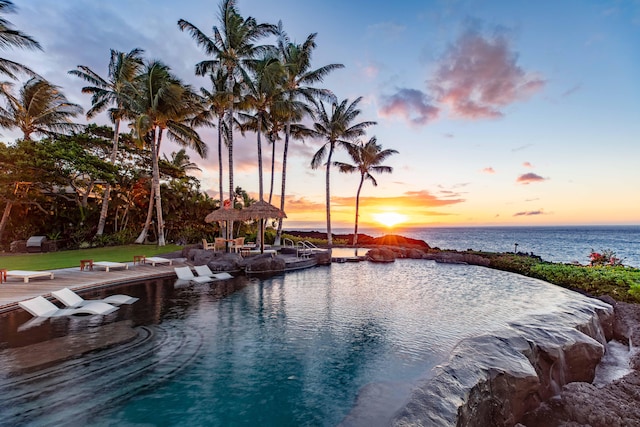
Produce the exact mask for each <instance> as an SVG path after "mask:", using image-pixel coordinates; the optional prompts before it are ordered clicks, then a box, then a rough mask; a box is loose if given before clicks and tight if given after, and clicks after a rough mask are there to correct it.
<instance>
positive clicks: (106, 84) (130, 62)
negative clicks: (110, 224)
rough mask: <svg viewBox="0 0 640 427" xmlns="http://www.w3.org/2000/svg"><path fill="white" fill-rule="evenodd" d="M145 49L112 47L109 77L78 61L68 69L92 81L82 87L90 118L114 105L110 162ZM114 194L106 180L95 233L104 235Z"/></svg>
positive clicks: (113, 155)
mask: <svg viewBox="0 0 640 427" xmlns="http://www.w3.org/2000/svg"><path fill="white" fill-rule="evenodd" d="M143 52H144V51H143V50H142V49H133V50H132V51H131V52H129V53H123V52H118V51H117V50H113V49H111V59H110V61H109V71H108V80H106V79H103V78H102V77H100V76H99V75H98V74H97V73H95V72H94V71H93V70H91V68H89V67H87V66H84V65H78V69H77V70H71V71H69V74H73V75H74V76H78V77H80V78H82V79H84V80H85V81H87V82H89V83H90V84H91V85H92V86H85V87H83V88H82V93H88V94H91V95H92V97H91V108H90V109H89V111H87V119H90V118H92V117H94V116H95V115H96V114H98V113H100V112H102V111H104V110H105V109H106V108H107V107H108V106H110V105H115V108H112V109H111V110H109V115H110V118H111V121H112V122H113V123H114V130H113V148H112V149H111V163H115V162H116V157H117V154H118V138H119V136H120V121H121V120H122V118H123V116H124V115H125V113H126V111H125V108H126V107H125V106H126V105H127V104H128V103H130V102H129V100H128V98H129V96H130V94H131V90H132V88H131V84H132V82H133V79H134V78H135V76H136V75H137V74H138V73H139V72H140V70H141V69H142V67H143V66H144V64H143V61H142V53H143ZM110 195H111V184H109V183H107V185H106V186H105V189H104V196H103V199H102V210H101V211H100V220H99V221H98V231H96V236H101V235H102V233H103V232H104V226H105V223H106V221H107V212H108V210H109V197H110Z"/></svg>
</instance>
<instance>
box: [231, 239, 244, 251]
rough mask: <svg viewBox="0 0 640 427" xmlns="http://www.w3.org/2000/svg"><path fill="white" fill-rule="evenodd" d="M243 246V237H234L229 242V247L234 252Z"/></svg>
mask: <svg viewBox="0 0 640 427" xmlns="http://www.w3.org/2000/svg"><path fill="white" fill-rule="evenodd" d="M243 247H244V237H236V238H235V239H233V243H232V244H231V248H233V251H234V252H236V253H237V252H240V251H241V250H242V248H243Z"/></svg>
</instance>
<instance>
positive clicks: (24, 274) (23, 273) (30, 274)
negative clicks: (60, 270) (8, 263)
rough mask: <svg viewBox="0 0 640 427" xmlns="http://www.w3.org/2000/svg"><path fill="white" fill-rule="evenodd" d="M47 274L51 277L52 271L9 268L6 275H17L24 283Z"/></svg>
mask: <svg viewBox="0 0 640 427" xmlns="http://www.w3.org/2000/svg"><path fill="white" fill-rule="evenodd" d="M46 276H49V277H50V278H51V279H53V273H52V272H50V271H28V270H9V271H7V277H19V278H21V279H23V280H24V283H29V279H33V278H35V277H46Z"/></svg>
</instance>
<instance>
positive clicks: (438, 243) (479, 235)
mask: <svg viewBox="0 0 640 427" xmlns="http://www.w3.org/2000/svg"><path fill="white" fill-rule="evenodd" d="M332 231H333V232H334V233H335V234H348V233H353V228H349V229H347V228H336V229H333V230H332ZM358 232H359V233H364V234H368V235H370V236H373V237H378V236H382V235H385V234H399V235H402V236H406V237H411V238H414V239H420V240H424V241H425V242H427V243H428V244H429V246H431V247H433V248H435V247H437V248H440V249H455V250H459V251H465V250H467V249H473V250H476V251H487V252H514V250H515V248H516V244H517V245H518V246H517V250H518V252H524V253H533V254H534V255H538V256H540V257H542V259H543V260H545V261H551V262H560V263H571V262H579V263H580V264H588V263H589V254H590V253H591V251H592V250H595V251H596V252H600V251H602V250H612V251H613V252H615V254H616V256H617V257H618V258H621V259H622V263H623V264H624V265H628V266H633V267H638V268H640V226H633V225H632V226H562V227H561V226H553V227H422V228H394V229H391V230H389V229H386V230H385V229H371V228H366V227H365V228H363V229H361V230H358Z"/></svg>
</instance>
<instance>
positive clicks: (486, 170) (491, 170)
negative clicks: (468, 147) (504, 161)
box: [482, 167, 496, 175]
mask: <svg viewBox="0 0 640 427" xmlns="http://www.w3.org/2000/svg"><path fill="white" fill-rule="evenodd" d="M482 173H487V174H490V175H493V174H494V173H496V171H495V170H494V169H493V168H492V167H488V168H484V169H482Z"/></svg>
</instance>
